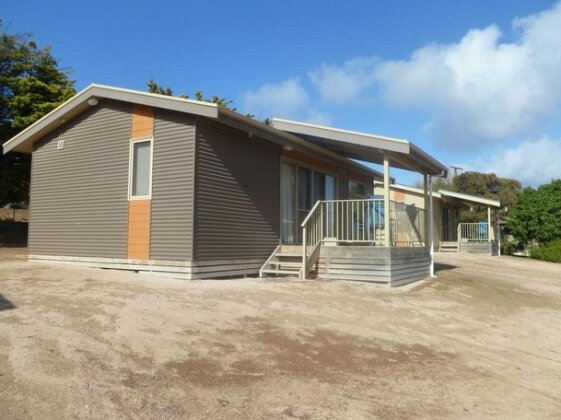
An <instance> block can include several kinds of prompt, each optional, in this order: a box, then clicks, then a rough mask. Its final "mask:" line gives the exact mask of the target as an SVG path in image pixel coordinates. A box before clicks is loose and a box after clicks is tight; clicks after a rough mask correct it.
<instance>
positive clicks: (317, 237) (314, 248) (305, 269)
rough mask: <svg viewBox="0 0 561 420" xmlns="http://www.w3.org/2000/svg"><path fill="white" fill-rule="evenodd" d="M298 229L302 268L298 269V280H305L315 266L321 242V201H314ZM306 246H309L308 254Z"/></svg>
mask: <svg viewBox="0 0 561 420" xmlns="http://www.w3.org/2000/svg"><path fill="white" fill-rule="evenodd" d="M318 208H319V211H318ZM318 220H319V224H318ZM300 227H301V228H302V268H301V269H300V278H301V279H305V278H306V277H307V276H308V273H309V272H310V269H311V266H312V265H313V264H315V262H316V260H317V258H318V257H319V252H318V251H319V248H320V245H321V241H322V240H323V205H322V201H321V200H318V201H316V204H314V206H313V207H312V209H311V210H310V212H309V213H308V215H307V216H306V218H305V219H304V221H303V222H302V224H301V225H300ZM308 229H310V230H308ZM312 230H313V231H312ZM309 233H311V234H310V244H308V234H309ZM308 246H311V252H310V253H309V254H308Z"/></svg>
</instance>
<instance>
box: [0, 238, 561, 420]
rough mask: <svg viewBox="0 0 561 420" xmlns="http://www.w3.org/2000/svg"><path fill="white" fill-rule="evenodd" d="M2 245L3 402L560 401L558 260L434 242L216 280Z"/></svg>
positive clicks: (18, 410) (524, 407)
mask: <svg viewBox="0 0 561 420" xmlns="http://www.w3.org/2000/svg"><path fill="white" fill-rule="evenodd" d="M22 251H24V250H22V249H16V250H7V249H0V417H2V418H30V417H31V418H69V417H73V418H75V417H80V418H117V417H119V418H122V417H134V418H185V417H189V418H244V419H245V418H267V419H269V418H346V419H349V418H375V417H380V418H392V419H393V418H417V417H424V418H426V417H432V418H443V417H453V418H482V417H501V418H531V419H537V418H540V419H542V418H559V417H561V379H560V378H561V265H554V264H549V263H543V262H539V261H531V260H526V259H516V258H510V257H501V258H497V257H472V256H466V255H457V254H444V255H438V256H437V260H438V261H439V263H440V264H439V272H438V278H437V279H435V280H428V281H423V282H418V283H416V284H414V285H410V286H405V287H402V288H398V289H390V288H388V287H386V286H380V285H372V284H365V283H356V282H339V281H338V282H320V281H304V282H301V281H297V280H283V281H278V280H268V281H263V280H258V279H246V280H235V281H233V280H222V281H192V282H185V281H179V280H174V279H169V278H165V277H160V276H157V275H148V274H134V273H127V272H118V271H109V270H100V269H88V268H76V267H69V266H63V265H55V264H51V265H49V264H45V263H36V262H26V261H25V260H24V259H23V257H22Z"/></svg>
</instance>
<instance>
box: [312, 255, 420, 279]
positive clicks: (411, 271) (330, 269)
mask: <svg viewBox="0 0 561 420" xmlns="http://www.w3.org/2000/svg"><path fill="white" fill-rule="evenodd" d="M317 272H318V277H325V278H329V279H339V280H356V281H366V282H376V283H386V284H389V285H390V286H392V287H393V286H401V285H404V284H407V283H411V282H414V281H417V280H422V279H424V278H427V277H429V276H430V255H429V254H428V253H427V252H426V250H425V249H424V248H421V247H418V248H385V247H366V246H333V247H330V246H323V247H322V248H321V251H320V258H319V262H318V267H317Z"/></svg>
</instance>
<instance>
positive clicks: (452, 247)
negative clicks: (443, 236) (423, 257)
mask: <svg viewBox="0 0 561 420" xmlns="http://www.w3.org/2000/svg"><path fill="white" fill-rule="evenodd" d="M438 250H439V251H440V252H459V250H460V249H459V247H458V242H453V241H442V242H440V246H439V248H438Z"/></svg>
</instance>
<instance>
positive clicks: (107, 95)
mask: <svg viewBox="0 0 561 420" xmlns="http://www.w3.org/2000/svg"><path fill="white" fill-rule="evenodd" d="M91 98H100V99H112V100H119V101H125V102H132V103H136V104H140V105H146V106H153V107H157V108H164V109H169V110H173V111H181V112H188V113H191V114H195V115H202V116H205V117H209V118H217V117H218V107H217V105H216V104H212V103H207V102H202V101H194V100H189V99H182V98H174V97H170V96H164V95H157V94H153V93H145V92H139V91H134V90H129V89H121V88H114V87H110V86H103V85H96V84H91V85H89V86H88V87H86V88H85V89H84V90H82V91H80V92H78V93H77V94H76V95H74V96H73V97H72V98H70V99H69V100H67V101H66V102H64V103H62V104H61V105H59V106H58V107H57V108H55V109H54V110H52V111H51V112H49V113H48V114H46V115H45V116H43V117H42V118H40V119H39V120H37V121H36V122H35V123H33V124H31V125H30V126H29V127H27V128H26V129H25V130H23V131H21V132H20V133H18V134H16V135H15V136H14V137H12V138H11V139H10V140H8V141H6V142H5V143H4V144H3V145H2V148H3V151H4V154H5V153H8V152H10V151H15V152H21V153H31V145H32V144H33V142H35V141H36V140H38V139H39V138H40V137H41V136H43V135H45V134H47V133H49V132H50V131H52V130H54V129H55V128H56V127H58V126H59V125H60V124H61V123H64V122H65V121H68V120H69V119H70V118H73V117H74V116H76V115H78V114H79V113H81V112H83V111H84V110H85V109H87V108H88V107H89V105H88V103H87V102H88V100H89V99H91Z"/></svg>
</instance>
